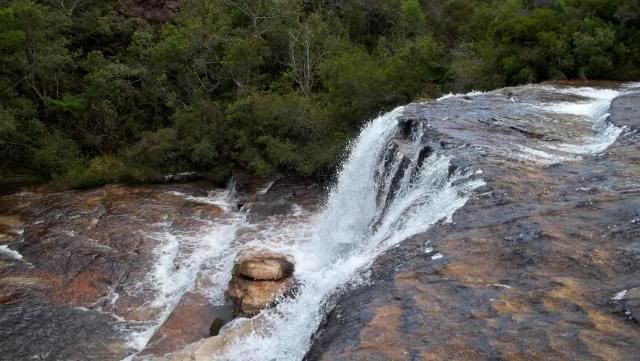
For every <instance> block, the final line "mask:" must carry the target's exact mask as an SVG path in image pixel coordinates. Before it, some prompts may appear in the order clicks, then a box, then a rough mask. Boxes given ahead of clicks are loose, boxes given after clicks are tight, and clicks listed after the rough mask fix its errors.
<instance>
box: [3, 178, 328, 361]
mask: <svg viewBox="0 0 640 361" xmlns="http://www.w3.org/2000/svg"><path fill="white" fill-rule="evenodd" d="M244 182H245V183H244V184H243V187H238V188H239V190H238V192H237V193H235V192H232V193H233V194H229V195H225V194H226V193H227V192H226V191H225V190H224V189H217V188H214V187H213V186H212V185H211V184H208V183H205V182H199V183H189V184H180V185H171V184H167V185H160V186H146V187H129V186H108V187H103V188H97V189H92V190H81V191H68V192H62V193H51V192H47V191H44V190H41V189H28V188H26V189H22V190H18V191H15V192H8V193H5V194H3V195H2V196H0V247H1V248H0V325H1V326H0V360H12V361H15V360H31V359H40V360H65V361H67V360H69V361H72V360H121V359H123V358H125V357H126V356H128V355H131V354H133V353H137V354H138V357H136V358H135V359H138V358H140V359H145V358H147V357H153V356H162V355H165V354H167V353H171V352H174V351H176V350H178V349H180V348H182V347H184V346H185V345H188V344H191V343H193V342H197V341H199V340H201V339H203V338H206V337H209V336H211V335H212V332H213V333H214V334H215V333H217V332H219V329H220V327H222V326H224V324H226V323H228V322H229V321H231V320H232V319H233V317H234V312H233V305H231V304H226V305H224V304H221V303H220V301H219V298H220V297H222V295H223V294H224V290H225V289H226V288H227V285H228V282H229V278H228V277H230V268H229V270H224V274H225V275H227V276H226V277H221V278H220V279H217V278H215V277H213V278H212V275H216V272H217V270H218V269H219V268H220V269H222V268H224V267H225V266H224V264H219V263H216V262H220V261H215V260H213V263H211V264H209V263H208V262H209V260H208V259H207V258H206V257H205V256H200V255H199V253H202V252H211V251H207V250H206V249H203V248H202V247H209V246H210V245H213V246H215V245H216V244H217V243H218V242H221V240H222V239H223V238H224V237H227V238H228V237H233V238H237V241H235V242H236V243H233V244H228V245H221V248H220V249H218V250H216V252H221V254H222V256H223V257H224V256H225V255H226V253H229V254H230V255H231V256H233V255H234V254H235V253H234V252H236V251H235V250H234V249H235V247H241V246H242V244H244V243H246V242H250V241H254V240H256V236H255V234H256V232H258V231H259V230H260V229H261V227H263V226H262V225H261V224H259V221H255V222H254V223H252V224H251V227H249V228H248V229H240V231H239V232H238V234H237V237H236V236H235V235H234V233H233V232H232V230H233V227H234V224H240V223H242V222H241V219H242V217H243V216H242V215H243V214H252V215H253V217H255V219H259V220H263V221H264V220H267V221H269V222H274V223H275V224H277V223H278V222H279V221H280V219H282V220H286V219H287V217H290V214H291V212H292V211H296V212H301V209H302V206H304V207H310V208H313V207H315V208H317V204H318V202H319V199H320V195H321V189H320V188H319V187H317V186H316V185H314V184H313V183H311V182H308V181H304V182H303V181H291V180H286V179H283V180H262V179H250V178H249V177H246V178H245V179H244ZM221 196H223V198H225V199H223V200H219V199H218V198H219V197H221ZM227 198H232V199H227ZM275 201H277V202H278V203H279V204H282V205H284V206H282V207H279V208H282V210H280V211H277V212H276V211H274V210H273V209H274V208H273V207H272V206H271V205H272V204H273V203H274V202H275ZM235 202H243V203H244V204H242V205H241V207H238V206H237V204H236V203H235ZM220 204H222V205H220ZM254 207H255V209H254ZM238 208H242V210H238ZM276 208H278V207H276ZM279 208H278V209H279ZM296 214H297V213H296ZM267 223H268V222H267ZM220 227H222V228H224V229H228V230H229V231H226V232H231V233H230V234H229V236H224V234H223V235H222V236H221V235H219V234H211V233H210V232H212V231H216V229H220ZM225 227H226V228H225ZM223 236H224V237H223ZM221 237H222V238H221ZM172 242H173V243H172ZM256 242H263V240H261V239H258V240H256ZM225 252H226V253H225ZM212 254H214V253H212ZM165 257H170V258H167V260H168V261H163V259H164V258H165ZM162 262H168V263H166V264H165V263H162ZM194 262H202V264H201V265H198V264H194ZM287 262H288V261H287ZM231 266H232V265H229V267H231ZM273 266H275V268H273V267H271V268H269V269H266V270H264V269H263V270H262V271H261V272H265V271H267V272H272V273H273V272H276V273H277V275H276V276H278V277H277V278H286V277H284V276H290V275H291V273H292V271H293V269H292V268H291V265H290V264H289V263H286V262H280V261H278V262H276V264H274V265H273ZM246 271H247V272H246V273H250V274H253V273H252V272H256V269H255V268H251V267H248V268H247V269H246ZM253 275H254V276H256V277H259V275H258V274H253ZM273 276H274V274H266V275H265V274H263V276H262V278H265V277H266V278H273ZM190 277H193V279H192V280H190ZM163 278H165V279H164V280H163ZM159 282H167V283H166V284H159ZM176 282H185V283H184V285H181V284H179V285H177V286H176V285H175V283H176ZM189 282H191V283H189ZM264 282H271V283H274V282H273V281H264ZM280 284H284V285H288V284H289V283H288V281H287V282H280ZM163 287H164V288H168V289H166V290H163ZM287 289H288V288H287ZM159 292H161V293H162V292H164V293H165V294H164V295H163V294H159ZM180 292H184V294H181V293H180ZM212 293H213V294H214V295H212ZM215 294H219V295H220V297H217V296H215ZM258 296H259V295H258ZM173 297H178V298H179V299H178V300H177V303H176V304H175V305H172V304H171V302H174V300H173ZM254 299H255V297H254ZM248 304H249V303H247V305H248ZM167 307H169V308H168V309H167ZM254 311H255V310H251V312H254ZM166 312H168V313H166ZM157 322H160V323H161V324H159V325H157V326H155V325H156V323H157ZM216 324H217V326H215V325H216ZM214 326H215V327H214ZM147 333H148V334H147ZM133 336H135V337H138V338H141V339H142V340H143V341H144V339H146V338H148V341H144V342H145V343H143V344H141V345H138V346H137V347H140V346H141V347H143V349H142V350H137V349H136V348H135V347H136V344H135V343H132V341H136V340H133V339H132V337H133ZM136 342H137V341H136ZM138 351H139V352H138Z"/></svg>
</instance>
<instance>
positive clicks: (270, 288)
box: [228, 275, 295, 316]
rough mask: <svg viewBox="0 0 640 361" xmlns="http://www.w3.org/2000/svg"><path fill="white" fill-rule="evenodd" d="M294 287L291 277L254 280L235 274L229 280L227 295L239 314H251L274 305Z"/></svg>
mask: <svg viewBox="0 0 640 361" xmlns="http://www.w3.org/2000/svg"><path fill="white" fill-rule="evenodd" d="M294 289H295V281H294V279H293V277H287V278H284V279H281V280H277V281H254V280H249V279H246V278H244V277H241V276H240V277H238V276H237V275H236V276H234V277H233V278H232V279H231V282H229V290H228V295H229V298H230V299H231V300H232V301H233V302H234V304H235V305H236V308H237V310H238V311H239V312H240V313H241V314H243V315H247V316H253V315H256V314H257V313H258V312H260V311H261V310H263V309H265V308H269V307H271V306H274V305H275V304H277V302H278V300H279V299H280V298H281V297H286V296H288V295H290V294H291V293H292V292H293V290H294Z"/></svg>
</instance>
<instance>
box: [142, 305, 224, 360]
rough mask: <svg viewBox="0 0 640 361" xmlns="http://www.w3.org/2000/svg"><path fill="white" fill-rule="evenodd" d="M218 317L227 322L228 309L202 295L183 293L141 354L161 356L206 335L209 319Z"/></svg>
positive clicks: (209, 324)
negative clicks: (212, 302)
mask: <svg viewBox="0 0 640 361" xmlns="http://www.w3.org/2000/svg"><path fill="white" fill-rule="evenodd" d="M217 317H220V318H221V319H224V320H226V322H228V321H230V320H231V318H232V317H233V314H232V309H231V308H230V307H227V308H226V309H225V308H224V307H223V308H221V307H213V306H212V305H211V303H210V301H209V300H208V299H207V298H206V297H205V296H203V295H201V294H199V293H195V292H187V293H186V294H185V295H184V296H183V297H182V298H181V299H180V302H179V303H178V305H177V306H176V307H175V309H174V310H173V312H172V313H171V315H170V316H169V318H168V319H167V321H165V323H164V324H163V325H162V326H161V327H160V328H159V329H158V331H156V333H155V334H154V335H153V338H151V340H150V341H149V343H148V344H147V347H146V348H145V350H144V351H143V352H142V355H147V354H151V355H157V356H160V355H164V354H167V353H170V352H174V351H176V350H178V349H180V348H181V347H183V346H185V345H187V344H189V343H192V342H195V341H198V340H200V339H203V338H205V337H208V336H209V333H210V331H209V328H210V326H211V322H212V321H213V320H214V319H216V318H217Z"/></svg>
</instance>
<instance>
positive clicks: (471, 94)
mask: <svg viewBox="0 0 640 361" xmlns="http://www.w3.org/2000/svg"><path fill="white" fill-rule="evenodd" d="M482 94H486V93H485V92H483V91H480V90H473V91H470V92H468V93H465V94H461V93H449V94H445V95H443V96H441V97H440V98H438V99H436V101H437V102H439V101H442V100H445V99H449V98H460V97H475V96H478V95H482Z"/></svg>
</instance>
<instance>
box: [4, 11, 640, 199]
mask: <svg viewBox="0 0 640 361" xmlns="http://www.w3.org/2000/svg"><path fill="white" fill-rule="evenodd" d="M133 3H134V2H133V1H129V2H126V1H125V2H122V1H120V2H118V1H114V0H92V1H88V0H41V1H35V0H14V1H6V0H0V177H3V178H4V179H5V181H7V180H11V179H14V178H16V177H23V178H24V177H26V178H29V179H37V180H40V181H55V182H59V183H61V184H64V185H66V186H72V187H75V186H93V185H98V184H102V183H105V182H118V181H126V182H149V181H155V180H159V179H162V175H163V174H166V173H168V172H184V171H198V172H202V173H206V174H208V176H209V178H210V179H211V180H214V181H220V182H222V181H224V180H225V179H226V178H228V176H229V175H230V174H231V172H232V171H233V169H234V168H237V167H240V168H244V169H246V170H247V171H249V172H252V173H255V174H261V175H264V174H269V173H272V172H281V173H289V174H299V175H304V176H314V177H322V176H324V175H326V174H330V172H331V171H332V170H333V169H334V167H335V165H336V163H337V161H338V160H339V158H340V156H341V155H342V153H343V151H344V148H345V145H346V144H347V142H348V140H349V139H350V137H352V136H353V134H354V133H355V132H357V131H358V130H359V129H360V127H361V126H362V125H363V124H364V122H366V121H367V120H369V119H370V118H372V117H373V116H375V115H376V114H378V113H380V112H382V111H385V110H388V109H390V108H392V107H394V106H396V105H399V104H403V103H407V102H410V101H412V100H414V99H417V98H430V97H434V96H438V95H440V94H442V93H444V92H449V91H467V90H473V89H491V88H496V87H502V86H506V85H516V84H522V83H530V82H539V81H544V80H549V79H568V78H578V79H611V80H625V79H638V78H640V1H638V0H632V1H622V0H588V1H581V0H433V1H424V0H342V1H328V0H303V1H301V0H184V1H182V2H181V4H180V8H179V11H178V12H177V14H175V16H173V15H172V14H174V12H155V13H154V14H165V13H166V14H170V15H171V16H169V15H167V16H163V17H160V18H159V17H158V16H155V17H145V16H144V12H140V11H137V10H136V11H133V10H132V11H129V12H128V11H127V8H126V6H133V5H131V4H133ZM158 3H159V4H160V5H161V4H162V2H158ZM123 6H124V7H125V8H124V9H123ZM141 14H142V15H141Z"/></svg>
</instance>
